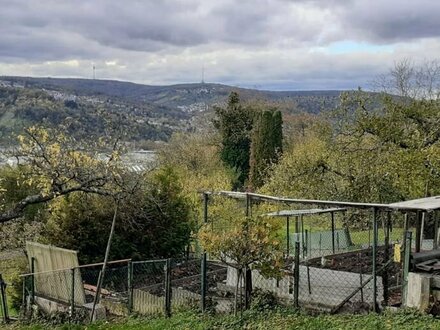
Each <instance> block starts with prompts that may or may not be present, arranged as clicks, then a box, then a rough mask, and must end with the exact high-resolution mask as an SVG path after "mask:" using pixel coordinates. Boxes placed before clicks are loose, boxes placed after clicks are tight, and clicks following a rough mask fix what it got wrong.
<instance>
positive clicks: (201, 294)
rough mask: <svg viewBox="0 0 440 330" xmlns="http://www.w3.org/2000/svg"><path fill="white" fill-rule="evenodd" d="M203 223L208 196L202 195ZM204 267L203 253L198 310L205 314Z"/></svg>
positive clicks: (205, 259)
mask: <svg viewBox="0 0 440 330" xmlns="http://www.w3.org/2000/svg"><path fill="white" fill-rule="evenodd" d="M203 223H205V224H206V223H208V194H207V193H203ZM206 267H207V255H206V252H205V251H203V255H202V261H201V270H200V276H201V279H200V309H201V311H202V313H203V312H205V309H206Z"/></svg>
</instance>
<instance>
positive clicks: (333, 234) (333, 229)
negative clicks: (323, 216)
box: [330, 212, 335, 254]
mask: <svg viewBox="0 0 440 330" xmlns="http://www.w3.org/2000/svg"><path fill="white" fill-rule="evenodd" d="M330 216H331V220H332V252H333V254H335V214H334V212H330Z"/></svg>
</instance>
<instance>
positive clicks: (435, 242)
mask: <svg viewBox="0 0 440 330" xmlns="http://www.w3.org/2000/svg"><path fill="white" fill-rule="evenodd" d="M432 216H433V217H434V240H433V243H432V244H433V245H432V247H433V248H434V250H435V249H438V216H437V212H436V211H434V212H433V214H432Z"/></svg>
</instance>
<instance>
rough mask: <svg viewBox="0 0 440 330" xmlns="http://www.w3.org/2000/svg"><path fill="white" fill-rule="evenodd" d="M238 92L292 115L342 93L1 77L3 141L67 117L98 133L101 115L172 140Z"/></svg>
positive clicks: (77, 128)
mask: <svg viewBox="0 0 440 330" xmlns="http://www.w3.org/2000/svg"><path fill="white" fill-rule="evenodd" d="M232 91H236V92H238V93H239V95H240V97H241V98H242V99H243V100H245V101H246V100H248V101H252V102H260V101H261V102H268V103H271V104H274V105H276V106H278V107H279V108H280V109H281V110H282V111H283V112H288V113H300V112H307V113H319V112H321V111H322V110H323V109H332V108H334V107H335V106H337V104H338V102H339V95H340V93H341V91H285V92H275V91H262V90H254V89H245V88H238V87H233V86H228V85H221V84H208V83H199V84H180V85H170V86H150V85H142V84H135V83H130V82H123V81H114V80H94V79H73V78H66V79H61V78H31V77H5V76H3V77H0V144H1V143H4V141H5V140H6V139H8V137H9V136H10V134H11V133H17V132H19V131H20V129H21V128H22V127H23V126H26V125H29V124H36V123H41V122H45V123H48V124H54V125H58V124H60V123H61V122H62V121H63V120H65V119H66V118H69V119H70V118H71V119H73V120H75V121H77V122H78V124H77V125H72V126H70V127H71V128H72V132H71V133H72V134H76V135H78V136H81V135H88V134H90V133H91V132H93V133H94V134H99V130H101V129H103V119H102V118H101V117H100V114H102V113H106V114H107V115H108V116H110V117H113V118H116V117H117V120H118V122H120V123H124V125H127V126H128V127H130V134H131V136H130V137H129V139H130V140H133V141H147V140H149V141H157V140H162V141H164V140H167V139H168V137H169V136H170V135H171V134H172V133H173V132H175V131H178V130H184V131H186V130H194V129H197V128H198V127H200V126H201V125H204V124H205V123H207V122H208V120H205V119H206V118H205V116H206V114H207V113H209V112H210V111H211V109H212V106H213V105H220V106H221V105H224V104H225V103H226V101H227V98H228V95H229V94H230V93H231V92H232Z"/></svg>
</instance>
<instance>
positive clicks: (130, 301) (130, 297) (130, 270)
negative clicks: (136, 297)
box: [127, 260, 133, 313]
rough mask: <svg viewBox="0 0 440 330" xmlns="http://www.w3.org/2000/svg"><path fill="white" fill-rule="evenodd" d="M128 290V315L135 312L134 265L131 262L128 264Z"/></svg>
mask: <svg viewBox="0 0 440 330" xmlns="http://www.w3.org/2000/svg"><path fill="white" fill-rule="evenodd" d="M127 282H128V283H127V290H128V306H127V309H128V313H131V312H132V310H133V263H132V262H131V260H130V261H129V262H128V274H127Z"/></svg>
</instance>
